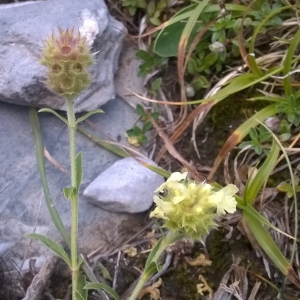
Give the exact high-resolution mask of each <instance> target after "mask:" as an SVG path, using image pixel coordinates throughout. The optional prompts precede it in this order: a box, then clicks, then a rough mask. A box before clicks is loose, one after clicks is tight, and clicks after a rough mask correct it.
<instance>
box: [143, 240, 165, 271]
mask: <svg viewBox="0 0 300 300" xmlns="http://www.w3.org/2000/svg"><path fill="white" fill-rule="evenodd" d="M162 241H163V240H162V238H161V239H160V240H159V241H158V242H157V243H156V245H155V246H154V247H153V249H152V250H151V252H150V254H149V255H148V258H147V261H146V264H145V270H146V269H147V268H148V267H149V266H150V264H151V263H155V264H156V263H157V260H158V257H157V254H158V253H160V248H161V245H162Z"/></svg>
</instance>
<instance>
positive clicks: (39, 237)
mask: <svg viewBox="0 0 300 300" xmlns="http://www.w3.org/2000/svg"><path fill="white" fill-rule="evenodd" d="M26 236H27V237H29V238H32V239H35V240H39V241H40V242H42V243H43V244H44V245H45V246H46V247H48V248H49V249H50V250H52V251H53V252H54V253H56V254H57V255H58V256H59V257H60V258H61V259H63V260H64V261H65V262H66V263H67V264H68V265H69V266H70V267H71V260H70V258H69V256H68V254H67V252H66V251H65V250H64V248H63V247H62V246H61V245H59V244H58V243H57V242H55V241H53V240H51V239H49V238H48V237H46V236H44V235H41V234H37V233H30V234H27V235H26Z"/></svg>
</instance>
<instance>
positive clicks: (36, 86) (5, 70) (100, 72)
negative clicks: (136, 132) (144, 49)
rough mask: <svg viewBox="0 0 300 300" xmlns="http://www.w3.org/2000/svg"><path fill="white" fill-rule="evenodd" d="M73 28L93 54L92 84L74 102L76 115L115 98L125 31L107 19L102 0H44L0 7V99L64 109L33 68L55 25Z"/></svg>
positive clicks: (41, 71)
mask: <svg viewBox="0 0 300 300" xmlns="http://www.w3.org/2000/svg"><path fill="white" fill-rule="evenodd" d="M58 26H60V27H62V28H63V29H66V28H71V27H74V28H75V30H79V32H80V33H81V34H82V35H83V36H85V37H86V38H87V40H88V43H89V44H90V46H91V47H92V52H93V53H95V56H94V58H95V61H96V62H95V64H94V65H93V66H92V67H91V75H92V78H93V83H92V85H91V86H90V87H89V88H88V89H87V90H86V91H84V93H83V94H81V95H80V96H79V97H78V98H77V99H76V102H75V103H76V108H75V109H76V111H77V112H80V111H89V110H92V109H95V108H98V107H100V106H101V105H103V104H105V103H106V102H107V101H108V100H110V99H112V98H114V97H115V87H114V82H113V78H114V75H115V72H116V70H117V66H118V58H119V54H120V51H121V46H122V41H123V37H124V35H125V34H126V28H125V27H124V26H123V24H122V23H120V22H118V21H116V20H115V19H114V18H113V17H112V16H110V15H109V13H108V11H107V7H106V5H105V2H104V0H89V1H81V0H64V1H61V0H51V1H50V0H49V1H34V2H33V1H32V2H24V3H16V4H4V5H0V28H1V30H0V74H1V77H0V101H4V102H8V103H15V104H21V105H30V106H38V107H51V108H53V109H59V110H65V103H64V100H63V99H62V98H61V97H58V96H57V95H55V94H53V93H52V92H51V91H49V90H48V89H47V87H46V86H45V84H44V83H43V81H44V80H45V74H46V68H45V67H43V66H41V65H40V64H39V60H40V53H41V48H42V47H43V41H45V40H46V39H47V37H49V35H51V34H52V33H53V32H56V31H57V27H58Z"/></svg>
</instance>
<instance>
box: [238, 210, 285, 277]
mask: <svg viewBox="0 0 300 300" xmlns="http://www.w3.org/2000/svg"><path fill="white" fill-rule="evenodd" d="M243 215H244V217H245V220H246V222H247V225H248V226H249V228H250V230H251V232H252V234H253V235H254V237H255V238H256V240H257V242H258V243H259V245H260V246H261V247H262V249H263V250H264V251H265V253H266V254H267V256H268V257H269V258H270V259H271V261H272V262H273V263H274V264H275V266H276V267H277V268H278V269H279V270H280V271H281V272H282V273H283V274H284V275H285V276H287V275H288V269H289V268H290V267H291V266H290V263H289V261H288V260H287V259H286V258H285V256H284V255H283V254H282V253H281V251H280V249H279V248H278V247H277V245H276V244H275V242H274V240H273V239H272V237H271V236H270V234H269V233H268V231H267V230H266V229H265V228H264V227H263V225H262V224H261V223H259V222H257V220H256V219H253V218H252V217H251V215H248V213H247V211H244V212H243Z"/></svg>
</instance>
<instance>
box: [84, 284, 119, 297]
mask: <svg viewBox="0 0 300 300" xmlns="http://www.w3.org/2000/svg"><path fill="white" fill-rule="evenodd" d="M84 288H85V289H87V290H98V289H100V290H104V291H105V292H107V293H108V294H110V295H111V296H112V297H113V298H114V299H115V300H119V299H120V297H119V295H118V294H117V293H116V292H115V290H113V289H112V288H111V287H110V286H108V285H107V284H104V283H98V282H93V283H88V284H87V285H86V286H85V287H84Z"/></svg>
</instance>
